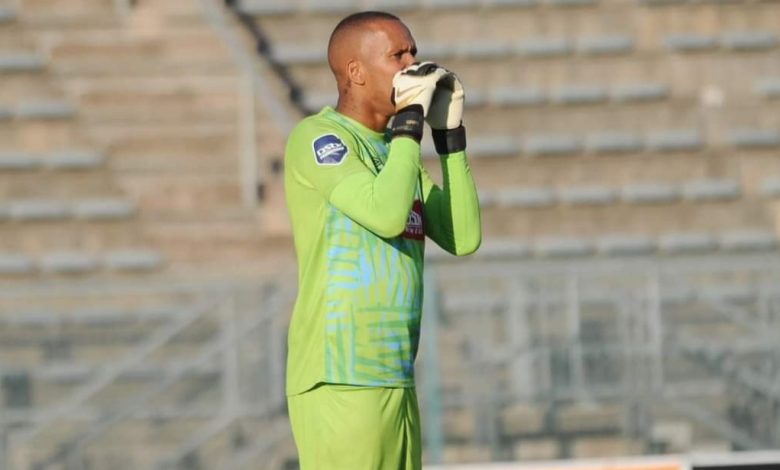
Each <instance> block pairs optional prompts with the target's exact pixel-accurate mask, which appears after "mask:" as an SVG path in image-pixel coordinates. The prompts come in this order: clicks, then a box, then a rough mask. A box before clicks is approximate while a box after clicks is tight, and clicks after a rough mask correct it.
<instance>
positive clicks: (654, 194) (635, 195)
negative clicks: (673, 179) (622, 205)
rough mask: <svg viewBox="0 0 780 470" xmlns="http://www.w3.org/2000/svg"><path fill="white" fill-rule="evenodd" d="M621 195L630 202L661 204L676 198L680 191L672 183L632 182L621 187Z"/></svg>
mask: <svg viewBox="0 0 780 470" xmlns="http://www.w3.org/2000/svg"><path fill="white" fill-rule="evenodd" d="M621 196H622V198H623V200H624V201H625V202H628V203H631V204H661V203H668V202H673V201H675V200H677V199H678V198H679V197H680V192H679V191H678V189H677V188H676V187H675V186H674V185H672V184H666V183H633V184H629V185H626V186H624V187H623V190H622V191H621Z"/></svg>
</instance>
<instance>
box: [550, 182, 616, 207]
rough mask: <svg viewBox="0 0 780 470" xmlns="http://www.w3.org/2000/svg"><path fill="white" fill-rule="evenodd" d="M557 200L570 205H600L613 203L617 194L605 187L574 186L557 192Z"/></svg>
mask: <svg viewBox="0 0 780 470" xmlns="http://www.w3.org/2000/svg"><path fill="white" fill-rule="evenodd" d="M558 199H560V201H561V202H564V203H566V204H572V205H601V204H609V203H611V202H614V201H615V199H617V192H616V191H615V190H614V189H612V188H609V187H606V186H579V187H577V186H575V187H567V188H562V189H561V190H559V191H558Z"/></svg>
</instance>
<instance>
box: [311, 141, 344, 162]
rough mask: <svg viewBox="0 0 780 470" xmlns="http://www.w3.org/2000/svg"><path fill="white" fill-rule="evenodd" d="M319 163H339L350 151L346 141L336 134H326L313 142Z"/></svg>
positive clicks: (315, 155)
mask: <svg viewBox="0 0 780 470" xmlns="http://www.w3.org/2000/svg"><path fill="white" fill-rule="evenodd" d="M312 147H313V148H314V157H315V158H316V159H317V164H318V165H339V164H341V162H343V161H344V157H346V156H347V154H348V153H349V149H348V148H347V146H346V145H344V142H342V141H341V139H339V137H338V136H337V135H335V134H325V135H323V136H321V137H317V138H316V139H314V142H313V143H312Z"/></svg>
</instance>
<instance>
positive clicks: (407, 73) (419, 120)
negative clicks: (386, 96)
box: [390, 62, 447, 142]
mask: <svg viewBox="0 0 780 470" xmlns="http://www.w3.org/2000/svg"><path fill="white" fill-rule="evenodd" d="M445 75H447V71H446V70H445V69H443V68H441V67H439V66H438V65H436V64H434V63H433V62H422V63H417V64H412V65H410V66H409V67H406V68H405V69H403V70H400V71H398V72H397V73H396V74H395V76H394V77H393V92H392V95H391V97H390V99H391V101H392V103H393V105H395V110H396V115H395V117H394V118H393V124H392V126H391V127H392V131H393V136H394V137H395V136H399V135H406V136H408V137H412V138H414V139H415V140H417V141H418V142H419V141H420V140H421V139H422V131H423V122H424V121H423V118H424V117H425V116H426V115H427V114H428V110H429V109H430V106H431V100H432V99H433V94H434V91H435V90H436V84H437V83H438V81H439V80H441V79H442V78H443V77H444V76H445Z"/></svg>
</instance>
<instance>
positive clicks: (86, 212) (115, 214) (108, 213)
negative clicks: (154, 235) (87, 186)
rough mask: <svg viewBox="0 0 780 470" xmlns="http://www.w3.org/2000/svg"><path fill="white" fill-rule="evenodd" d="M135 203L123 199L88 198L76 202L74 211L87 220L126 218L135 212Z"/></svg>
mask: <svg viewBox="0 0 780 470" xmlns="http://www.w3.org/2000/svg"><path fill="white" fill-rule="evenodd" d="M135 210H136V208H135V204H133V203H132V202H130V201H126V200H123V199H87V200H81V201H78V202H76V204H75V205H74V207H73V213H74V215H75V216H76V217H78V218H81V219H87V220H116V219H126V218H128V217H131V216H132V215H133V214H134V213H135Z"/></svg>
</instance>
